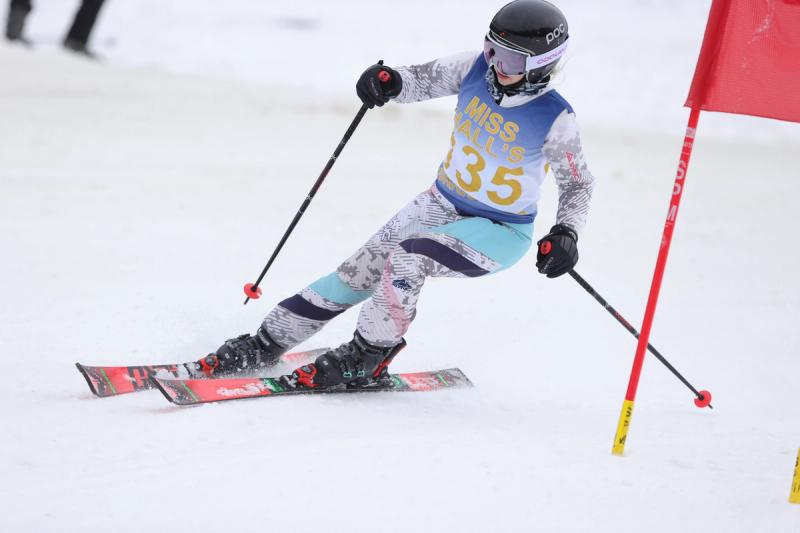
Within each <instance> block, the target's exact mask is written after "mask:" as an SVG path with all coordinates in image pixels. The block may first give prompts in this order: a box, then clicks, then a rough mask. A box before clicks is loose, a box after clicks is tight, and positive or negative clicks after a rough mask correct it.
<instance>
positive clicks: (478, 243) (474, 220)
mask: <svg viewBox="0 0 800 533" xmlns="http://www.w3.org/2000/svg"><path fill="white" fill-rule="evenodd" d="M428 231H430V232H431V233H440V234H444V235H450V236H452V237H455V238H456V239H458V240H460V241H461V242H463V243H464V244H466V245H467V246H469V247H470V248H472V249H474V250H477V251H479V252H481V253H482V254H485V255H486V256H488V257H490V258H492V259H493V260H495V261H497V262H498V263H500V264H501V265H502V266H501V267H500V269H499V270H504V269H506V268H508V267H510V266H511V265H513V264H514V263H516V262H517V261H519V260H520V259H522V257H523V256H524V255H525V254H526V253H527V252H528V249H529V248H530V247H531V241H532V238H533V237H532V236H533V224H507V223H502V224H501V223H497V222H492V221H491V220H489V219H488V218H482V217H470V218H465V219H463V220H459V221H457V222H453V223H451V224H445V225H444V226H439V227H438V228H432V229H430V230H428Z"/></svg>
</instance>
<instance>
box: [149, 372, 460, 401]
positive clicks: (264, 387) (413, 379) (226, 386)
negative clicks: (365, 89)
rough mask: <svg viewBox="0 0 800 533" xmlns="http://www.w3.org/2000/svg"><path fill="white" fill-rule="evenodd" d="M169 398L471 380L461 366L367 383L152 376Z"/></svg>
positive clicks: (409, 387)
mask: <svg viewBox="0 0 800 533" xmlns="http://www.w3.org/2000/svg"><path fill="white" fill-rule="evenodd" d="M151 380H152V382H153V384H154V385H155V386H156V387H158V389H159V390H160V391H161V392H162V393H164V396H166V397H167V399H168V400H169V401H171V402H172V403H175V404H178V405H196V404H201V403H207V402H221V401H226V400H241V399H243V398H263V397H272V396H287V395H293V394H332V393H343V392H344V393H351V392H389V391H394V392H421V391H433V390H441V389H455V388H465V387H471V386H472V382H471V381H470V380H469V378H467V376H465V375H464V373H463V372H462V371H461V370H459V369H458V368H448V369H446V370H435V371H430V372H413V373H403V374H391V375H389V376H388V377H385V378H383V379H381V380H379V381H375V382H372V383H370V384H369V385H365V386H356V385H337V386H335V387H316V388H308V387H305V386H303V385H301V384H299V383H297V380H295V379H294V378H293V377H292V376H291V375H285V376H279V377H275V378H220V379H170V378H162V377H160V376H153V377H152V378H151Z"/></svg>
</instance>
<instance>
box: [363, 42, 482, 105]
mask: <svg viewBox="0 0 800 533" xmlns="http://www.w3.org/2000/svg"><path fill="white" fill-rule="evenodd" d="M478 55H479V54H478V53H477V52H462V53H459V54H454V55H451V56H447V57H442V58H439V59H434V60H433V61H429V62H428V63H423V64H421V65H409V66H405V67H398V68H397V69H393V68H390V67H387V66H385V65H372V66H371V67H369V68H368V69H367V70H365V71H364V72H363V73H362V74H361V77H359V79H358V83H356V92H357V93H358V97H359V98H360V99H361V101H362V102H363V103H364V104H366V105H367V106H368V107H370V108H372V107H373V106H376V105H377V106H378V107H380V106H382V105H383V104H385V103H386V102H388V101H389V100H390V99H394V100H396V101H397V102H400V103H402V104H408V103H412V102H420V101H422V100H430V99H432V98H439V97H442V96H451V95H454V94H458V91H459V89H461V80H463V79H464V77H465V76H466V75H467V73H468V72H469V69H470V68H472V65H473V64H475V60H476V59H478ZM384 72H385V73H387V74H388V76H387V75H386V74H382V73H384Z"/></svg>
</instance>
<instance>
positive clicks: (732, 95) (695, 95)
mask: <svg viewBox="0 0 800 533" xmlns="http://www.w3.org/2000/svg"><path fill="white" fill-rule="evenodd" d="M685 105H686V106H687V107H691V108H692V109H702V110H704V111H722V112H725V113H739V114H742V115H755V116H759V117H768V118H777V119H779V120H788V121H791V122H800V0H713V3H712V5H711V12H710V13H709V16H708V24H707V25H706V33H705V36H704V37H703V47H702V49H701V50H700V58H699V59H698V61H697V68H696V69H695V72H694V79H693V80H692V87H691V89H690V90H689V97H688V98H687V100H686V104H685Z"/></svg>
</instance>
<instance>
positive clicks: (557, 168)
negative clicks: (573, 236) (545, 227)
mask: <svg viewBox="0 0 800 533" xmlns="http://www.w3.org/2000/svg"><path fill="white" fill-rule="evenodd" d="M542 152H543V153H544V156H545V157H546V158H547V161H548V162H549V163H550V169H551V170H552V172H553V175H554V176H555V179H556V183H557V184H558V213H557V214H556V223H557V224H565V225H567V226H569V227H571V228H572V229H574V230H575V231H576V232H577V233H579V234H580V232H581V230H582V229H583V227H584V226H585V225H586V219H587V217H588V214H589V203H590V201H591V199H592V190H593V189H594V182H595V180H594V176H592V173H591V172H589V168H588V166H587V165H586V160H585V158H584V155H583V150H582V148H581V139H580V135H579V134H578V123H577V121H576V120H575V114H574V113H570V112H568V111H564V112H562V113H561V114H560V115H559V116H558V118H556V120H555V121H554V122H553V125H552V127H551V128H550V132H549V133H548V134H547V138H546V139H545V142H544V145H543V146H542Z"/></svg>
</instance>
